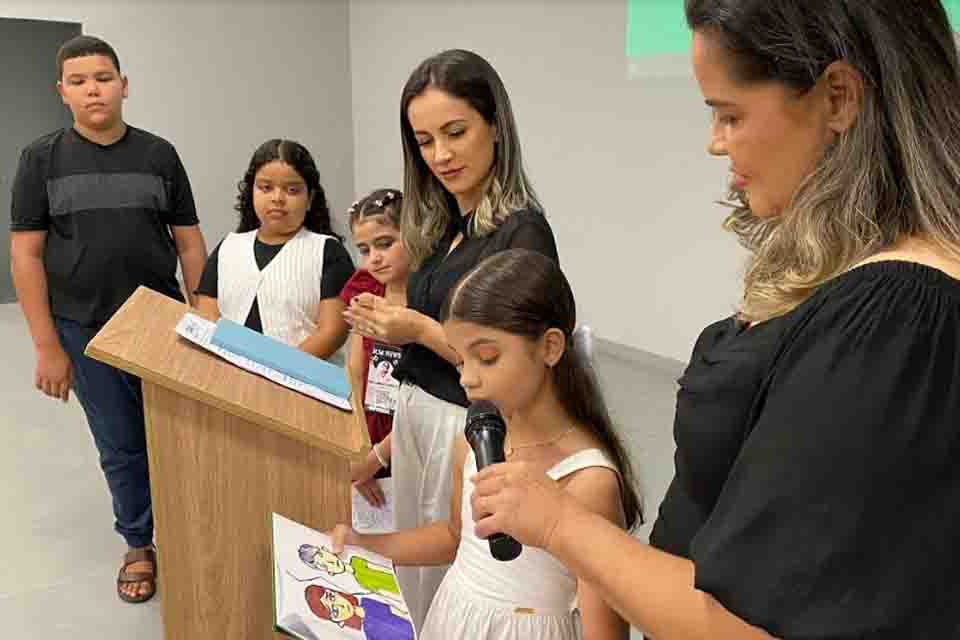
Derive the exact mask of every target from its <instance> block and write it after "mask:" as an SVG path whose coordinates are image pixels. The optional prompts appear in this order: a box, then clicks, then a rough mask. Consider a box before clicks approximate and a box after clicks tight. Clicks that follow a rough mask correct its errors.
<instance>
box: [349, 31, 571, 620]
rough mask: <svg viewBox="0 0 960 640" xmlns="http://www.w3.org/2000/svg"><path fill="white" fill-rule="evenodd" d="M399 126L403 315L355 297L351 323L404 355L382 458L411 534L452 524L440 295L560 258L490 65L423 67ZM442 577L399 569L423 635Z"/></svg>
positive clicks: (446, 60) (378, 301)
mask: <svg viewBox="0 0 960 640" xmlns="http://www.w3.org/2000/svg"><path fill="white" fill-rule="evenodd" d="M400 126H401V129H402V137H403V151H404V199H403V209H402V211H401V227H402V233H403V242H404V244H405V245H406V246H407V249H408V250H409V252H410V256H411V262H412V268H413V272H412V274H411V276H410V280H409V283H408V285H407V298H408V306H407V307H397V306H391V305H389V304H387V303H386V302H385V301H384V300H383V299H382V298H378V297H376V296H373V295H371V294H362V295H360V296H358V297H357V298H355V299H354V301H353V302H352V304H351V306H350V308H349V309H348V310H347V313H346V318H347V321H348V322H349V323H350V324H351V325H352V327H353V330H354V331H355V332H357V333H360V334H361V335H364V336H368V337H370V338H373V339H375V340H382V341H385V342H389V343H392V344H396V345H404V352H403V356H402V358H401V360H400V363H399V364H398V365H397V367H396V369H394V372H393V375H394V377H395V378H397V379H398V380H399V381H400V383H401V385H400V392H399V397H398V402H397V409H396V413H395V415H394V421H393V432H392V434H391V435H390V437H389V438H388V439H387V440H384V442H383V443H382V444H381V445H380V447H379V449H378V450H379V452H380V454H381V455H384V456H385V457H388V459H387V460H384V462H391V460H390V459H392V463H391V471H392V474H393V481H394V496H395V498H394V500H395V504H394V509H395V513H396V523H397V526H398V527H399V528H400V529H408V528H411V529H412V528H415V527H419V526H423V525H425V524H428V523H430V522H434V521H437V520H446V519H448V517H449V507H450V491H451V486H450V478H451V468H450V465H451V463H452V455H453V442H454V438H455V437H456V436H457V434H458V433H461V432H462V431H463V427H464V421H465V418H466V406H467V397H466V394H465V393H464V391H463V388H462V387H461V386H460V376H459V373H458V372H457V368H456V363H457V356H456V354H455V352H454V351H453V350H452V349H451V348H450V347H449V346H448V345H447V341H446V337H445V335H444V333H443V329H442V328H441V326H440V323H439V322H438V321H437V318H438V317H439V315H440V308H441V306H442V305H443V302H444V300H445V299H446V297H447V293H448V292H449V291H450V289H451V288H453V285H454V284H455V283H456V282H457V280H459V279H460V277H461V276H462V275H464V274H465V273H466V272H467V271H469V270H470V269H471V268H473V267H474V266H476V265H477V264H478V263H479V262H480V261H481V260H483V259H484V258H486V257H487V256H489V255H492V254H494V253H497V252H499V251H503V250H505V249H510V248H525V249H532V250H535V251H539V252H541V253H544V254H546V255H548V256H550V257H551V258H553V259H554V260H556V259H557V248H556V243H555V241H554V238H553V232H552V231H551V230H550V226H549V225H548V224H547V220H546V218H545V217H544V215H543V211H542V208H541V206H540V203H539V202H538V201H537V198H536V195H535V194H534V192H533V188H532V187H531V185H530V181H529V180H528V179H527V176H526V174H525V172H524V170H523V164H522V161H521V155H520V140H519V137H518V135H517V127H516V124H515V122H514V119H513V111H512V109H511V107H510V99H509V97H508V96H507V92H506V89H505V88H504V86H503V82H502V81H501V80H500V77H499V76H498V75H497V72H496V71H495V70H494V69H493V67H491V66H490V64H489V63H488V62H487V61H486V60H484V59H483V58H481V57H480V56H478V55H477V54H475V53H471V52H469V51H463V50H451V51H444V52H443V53H439V54H437V55H435V56H433V57H431V58H428V59H427V60H425V61H424V62H422V63H421V64H420V66H418V67H417V68H416V69H415V70H414V71H413V74H412V75H411V76H410V78H409V80H407V83H406V85H405V86H404V88H403V94H402V97H401V101H400ZM445 571H446V568H445V567H426V568H419V567H400V568H398V572H397V573H398V578H399V581H400V586H401V588H402V590H403V595H404V598H405V600H406V602H407V605H408V606H409V607H410V614H411V617H412V619H413V621H414V624H415V625H416V626H417V628H418V629H419V628H420V626H421V624H422V623H423V619H424V617H425V616H426V612H427V609H428V608H429V606H430V602H431V601H432V599H433V595H434V593H436V590H437V588H438V587H439V586H440V582H441V580H442V579H443V575H444V573H445Z"/></svg>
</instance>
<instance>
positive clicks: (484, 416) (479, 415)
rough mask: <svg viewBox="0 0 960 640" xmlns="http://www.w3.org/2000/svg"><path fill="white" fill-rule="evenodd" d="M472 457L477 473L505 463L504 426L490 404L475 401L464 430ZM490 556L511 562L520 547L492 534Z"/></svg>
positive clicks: (506, 538) (502, 536) (508, 537)
mask: <svg viewBox="0 0 960 640" xmlns="http://www.w3.org/2000/svg"><path fill="white" fill-rule="evenodd" d="M463 435H464V436H466V438H467V442H469V443H470V448H471V449H473V455H474V457H475V458H476V459H477V471H480V470H481V469H483V468H484V467H486V466H487V465H491V464H497V463H498V462H504V461H506V459H507V458H506V456H505V455H504V454H503V441H504V439H505V438H506V437H507V424H506V423H505V422H504V421H503V416H501V415H500V412H499V411H497V408H496V407H495V406H494V404H493V403H492V402H487V401H486V400H478V401H476V402H474V403H472V404H471V405H470V408H469V409H467V426H466V427H465V428H464V430H463ZM487 542H489V543H490V553H491V555H493V557H494V558H496V559H497V560H501V561H503V562H506V561H508V560H513V559H514V558H516V557H517V556H519V555H520V552H521V551H523V546H522V545H521V544H520V543H519V542H517V541H516V540H514V539H513V538H511V537H510V536H508V535H506V534H503V533H495V534H493V535H492V536H490V537H489V538H487Z"/></svg>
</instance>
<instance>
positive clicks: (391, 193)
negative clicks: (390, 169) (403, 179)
mask: <svg viewBox="0 0 960 640" xmlns="http://www.w3.org/2000/svg"><path fill="white" fill-rule="evenodd" d="M402 205H403V192H401V191H398V190H397V189H376V190H374V191H371V192H370V194H369V195H366V196H364V197H362V198H360V199H359V200H357V201H356V202H354V203H353V204H352V205H350V208H349V209H347V215H348V216H349V218H350V220H349V222H350V229H351V230H352V229H353V225H355V224H357V223H358V222H360V221H361V220H366V219H368V218H374V217H377V216H383V218H385V219H386V220H387V222H389V223H390V224H392V225H393V226H395V227H396V228H397V229H399V228H400V208H401V206H402Z"/></svg>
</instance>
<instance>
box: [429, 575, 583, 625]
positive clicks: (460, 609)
mask: <svg viewBox="0 0 960 640" xmlns="http://www.w3.org/2000/svg"><path fill="white" fill-rule="evenodd" d="M517 579H518V580H522V579H523V577H522V576H518V577H517ZM417 637H418V638H419V640H453V639H454V638H456V639H457V640H580V639H581V638H582V637H583V632H582V630H581V627H580V616H579V614H578V613H577V611H575V610H573V611H566V612H561V611H558V612H555V613H536V614H533V613H523V612H522V611H518V610H516V609H510V608H507V607H504V606H503V603H500V602H492V601H489V600H486V599H484V598H483V597H482V596H478V595H477V594H476V593H475V592H473V591H471V589H470V587H469V585H466V584H463V582H462V580H461V579H460V577H459V574H458V572H457V569H456V567H454V568H453V569H451V570H450V571H448V572H447V575H446V577H445V578H444V580H443V584H442V585H441V586H440V590H439V591H438V592H437V595H436V597H435V598H434V599H433V605H432V606H431V607H430V612H429V613H428V614H427V620H426V622H425V623H424V626H423V629H422V631H420V633H419V634H418V635H417Z"/></svg>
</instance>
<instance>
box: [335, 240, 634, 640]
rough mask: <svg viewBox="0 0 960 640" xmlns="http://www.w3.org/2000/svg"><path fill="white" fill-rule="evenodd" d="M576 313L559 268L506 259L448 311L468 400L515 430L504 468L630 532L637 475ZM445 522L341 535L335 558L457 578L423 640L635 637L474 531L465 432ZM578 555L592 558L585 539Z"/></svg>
mask: <svg viewBox="0 0 960 640" xmlns="http://www.w3.org/2000/svg"><path fill="white" fill-rule="evenodd" d="M575 310H576V304H575V302H574V299H573V293H572V292H571V290H570V285H569V283H568V282H567V280H566V278H565V277H564V275H563V273H562V272H561V270H560V268H559V266H558V265H557V263H556V262H554V261H553V260H551V259H550V258H547V257H545V256H543V255H542V254H540V253H537V252H533V251H528V250H524V249H511V250H508V251H505V252H502V253H498V254H495V255H493V256H491V257H490V258H487V259H486V260H484V261H483V262H482V263H480V265H479V266H477V267H476V268H475V269H473V270H472V271H470V272H468V273H467V274H466V275H465V276H464V277H463V278H462V279H461V280H460V282H459V283H458V284H457V285H456V286H455V287H454V288H453V290H452V291H451V293H450V296H449V297H448V299H447V303H446V306H445V308H444V313H443V314H442V316H441V317H442V319H443V326H444V330H445V332H446V335H447V339H448V341H449V343H450V345H451V347H452V348H453V349H454V350H455V351H456V352H457V354H458V356H459V359H460V360H459V367H458V368H459V370H460V382H461V384H462V385H463V387H464V389H465V390H466V392H467V396H468V398H469V399H470V401H471V402H472V401H476V400H488V401H491V402H493V403H494V404H495V405H496V406H497V407H498V409H499V410H500V412H501V413H502V415H503V416H504V418H505V420H506V423H507V439H506V443H505V447H504V449H505V453H506V457H507V460H525V461H527V462H528V463H530V464H533V465H536V466H537V467H539V468H541V469H542V470H543V471H545V472H547V473H548V474H549V475H550V476H551V477H552V478H553V479H554V480H555V481H556V482H557V483H558V485H559V486H560V487H561V488H562V489H564V490H565V491H568V492H569V493H570V494H572V495H573V496H575V497H576V498H577V499H578V501H579V502H581V503H582V504H584V505H586V506H587V507H588V508H590V509H591V510H593V511H595V512H597V513H599V514H601V515H602V516H604V517H606V518H608V519H609V520H610V521H612V522H614V523H616V524H618V525H620V526H625V527H628V528H632V527H633V526H634V525H635V524H637V523H638V521H639V520H640V518H641V515H640V505H639V499H638V497H637V494H636V492H635V490H634V483H633V474H632V471H631V468H630V464H629V461H628V460H627V457H626V454H625V452H624V449H623V446H622V445H621V443H620V440H619V438H618V437H617V435H616V433H615V431H614V429H613V425H612V424H611V421H610V418H609V416H608V414H607V410H606V406H605V403H604V401H603V397H602V395H601V393H600V390H599V388H598V386H597V381H596V377H595V375H594V372H593V370H592V367H591V364H590V361H589V359H588V357H587V356H586V355H585V354H586V350H585V349H584V347H583V346H580V345H575V344H574V341H573V330H574V326H575V321H576V316H575ZM455 456H456V459H455V464H454V467H453V486H454V487H458V488H461V489H462V490H461V491H454V492H453V495H452V496H451V507H450V514H451V515H450V520H449V521H448V522H435V523H433V524H430V525H428V526H424V527H420V528H417V529H410V530H406V531H400V532H398V533H392V534H386V535H360V534H357V533H356V532H355V531H353V530H352V529H351V528H350V527H349V526H347V525H342V524H341V525H337V527H336V528H335V529H334V531H333V538H334V549H333V550H334V552H340V551H342V549H343V545H345V544H350V545H357V546H361V547H365V548H367V549H370V550H372V551H376V552H377V553H380V554H382V555H385V556H387V557H389V558H392V559H393V560H394V562H395V563H396V564H398V565H441V564H447V563H450V562H452V563H453V565H452V566H451V568H450V570H449V571H448V572H447V574H446V577H445V578H444V581H443V583H442V585H441V587H440V590H439V591H438V593H437V595H436V598H435V599H434V600H433V603H432V604H431V606H430V609H429V613H428V614H427V618H426V621H425V623H424V626H423V629H422V630H421V632H420V634H419V637H420V640H449V639H453V638H457V639H460V638H463V639H465V640H469V639H476V640H521V639H522V640H537V639H544V640H554V639H556V640H574V639H578V638H586V639H588V640H612V639H618V640H624V639H625V638H627V637H628V634H629V629H628V627H627V625H626V623H625V622H624V621H623V620H622V619H621V618H620V617H619V615H617V613H616V612H615V611H614V610H613V609H611V608H610V607H609V605H607V604H606V602H604V600H603V599H602V598H601V597H600V596H599V594H598V593H597V592H596V591H595V589H594V588H593V587H592V586H591V585H589V584H586V583H582V582H581V583H578V581H577V579H576V577H575V576H574V575H573V574H572V573H571V572H570V571H568V570H567V569H566V567H564V566H563V565H562V564H560V563H559V562H557V561H556V560H555V559H553V558H552V557H551V556H549V555H547V554H546V553H545V552H543V551H540V550H538V549H532V548H524V549H523V551H522V553H521V554H520V556H519V557H518V558H516V559H515V560H512V561H509V562H501V561H498V560H496V559H494V558H493V556H491V554H490V550H489V547H488V543H487V541H486V540H481V539H479V538H477V537H476V536H475V535H474V533H473V524H472V523H473V517H472V514H471V513H470V511H469V509H470V496H471V493H472V488H473V485H472V483H471V482H470V478H471V477H472V476H473V475H474V474H476V472H477V469H476V462H475V459H474V455H473V452H472V451H471V450H470V447H469V445H468V444H467V442H466V440H465V439H464V438H463V437H462V436H460V437H459V439H458V441H457V445H456V450H455ZM583 551H584V553H590V552H591V550H590V546H589V541H584V550H583Z"/></svg>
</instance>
